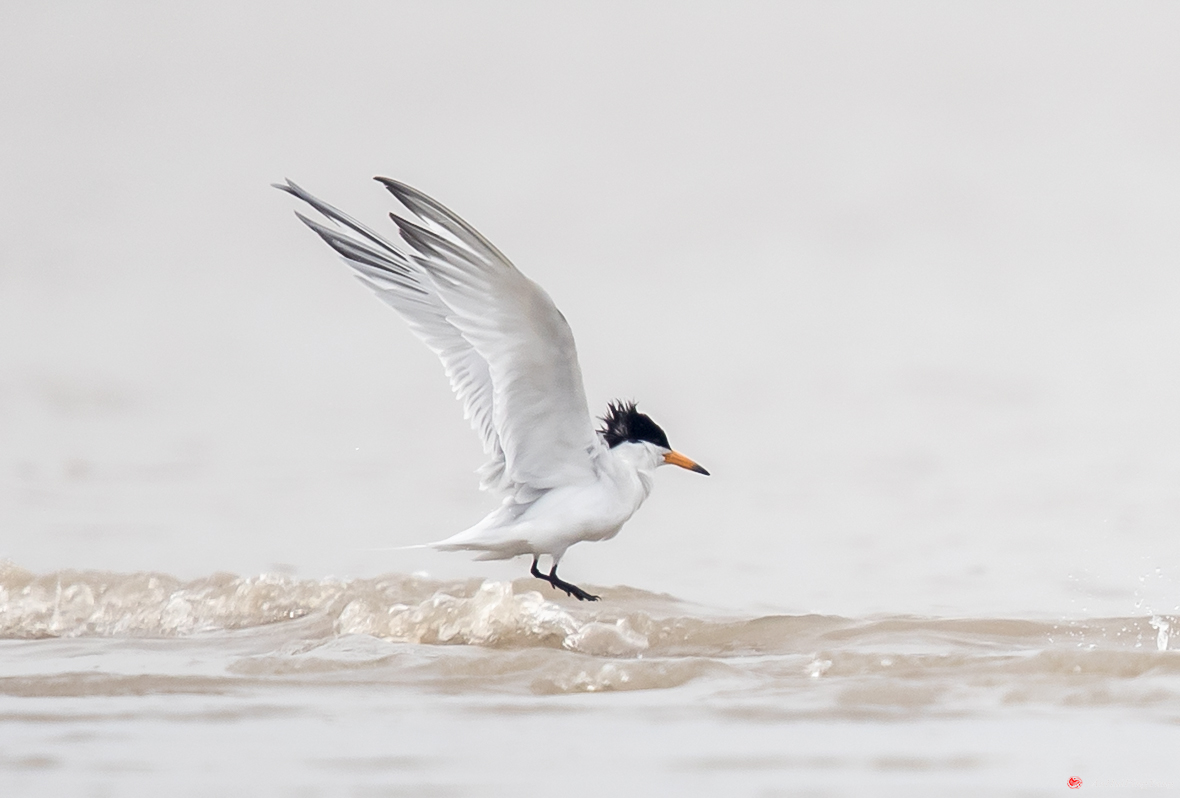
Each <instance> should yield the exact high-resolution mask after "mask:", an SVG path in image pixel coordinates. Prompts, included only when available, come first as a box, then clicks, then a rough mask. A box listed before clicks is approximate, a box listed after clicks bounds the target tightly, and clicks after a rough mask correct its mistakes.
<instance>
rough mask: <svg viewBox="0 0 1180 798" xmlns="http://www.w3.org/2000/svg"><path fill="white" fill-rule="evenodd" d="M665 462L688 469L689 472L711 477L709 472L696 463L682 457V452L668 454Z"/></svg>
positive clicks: (665, 456)
mask: <svg viewBox="0 0 1180 798" xmlns="http://www.w3.org/2000/svg"><path fill="white" fill-rule="evenodd" d="M664 462H665V463H670V464H672V465H677V466H680V467H681V468H687V469H688V470H689V471H695V472H697V473H698V474H704V475H705V476H709V472H708V471H706V470H705V469H703V468H701V467H700V466H699V465H697V464H696V463H694V462H693V461H692V460H689V459H688V458H687V457H685V456H684V455H682V454H681V453H680V452H668V453H667V454H666V455H664Z"/></svg>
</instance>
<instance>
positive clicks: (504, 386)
mask: <svg viewBox="0 0 1180 798" xmlns="http://www.w3.org/2000/svg"><path fill="white" fill-rule="evenodd" d="M374 179H375V180H377V181H378V182H380V183H381V184H383V185H384V186H385V187H386V188H387V189H389V191H390V193H392V194H393V196H394V197H396V198H397V199H398V201H399V202H400V203H401V204H402V205H403V206H404V207H405V208H406V209H407V210H408V211H409V212H410V214H411V215H412V216H413V217H415V219H416V221H409V220H408V219H403V218H401V217H399V216H397V215H396V214H393V213H391V214H389V216H390V218H391V219H392V220H393V221H394V223H395V224H396V225H397V227H398V232H399V233H400V234H401V241H399V242H397V243H394V242H392V241H389V240H387V239H386V238H384V237H382V236H380V235H378V234H377V233H375V232H373V231H372V230H371V229H369V228H368V227H366V226H364V225H363V224H361V223H360V222H358V221H356V220H355V219H353V218H351V217H350V216H348V215H346V214H344V213H342V212H341V211H339V210H337V209H336V208H333V207H332V206H331V205H328V204H327V203H325V202H322V201H321V200H319V199H316V198H315V197H313V196H312V195H311V194H308V193H307V192H306V191H304V190H303V189H302V188H300V187H299V186H297V185H295V184H294V183H292V182H291V181H290V180H288V181H287V183H286V184H285V185H281V184H277V183H276V184H275V188H278V189H281V190H283V191H286V192H287V193H289V194H292V195H294V196H296V197H298V198H299V199H301V200H303V201H304V202H306V203H307V204H308V205H310V206H311V207H312V208H314V209H315V210H317V211H318V212H319V213H320V214H322V215H323V216H324V217H326V218H327V219H328V220H329V221H330V222H332V223H333V224H334V225H335V226H334V227H328V226H326V225H324V224H321V223H319V222H316V221H313V220H312V219H309V218H307V217H305V216H303V215H302V214H300V213H298V212H296V214H295V215H296V216H298V217H299V219H300V220H302V221H303V223H304V224H306V225H307V226H308V227H310V228H311V229H312V230H314V231H315V232H316V233H317V234H319V236H320V238H322V239H323V240H324V241H325V242H326V243H327V244H328V246H330V247H332V249H334V250H336V252H337V253H339V254H340V255H341V257H343V258H344V262H345V263H347V264H348V265H349V266H351V267H352V268H353V270H355V271H356V273H357V276H358V277H359V278H360V280H361V281H362V282H364V283H365V284H366V285H368V286H369V287H370V288H372V289H373V290H374V291H375V292H376V293H377V296H378V297H379V298H381V299H382V300H383V301H384V302H385V303H387V304H388V305H390V306H391V307H393V309H394V310H396V311H397V312H398V313H399V314H400V315H401V317H402V318H403V319H405V320H406V322H407V323H408V324H409V325H410V329H411V330H413V332H414V333H415V334H416V335H417V336H418V337H419V338H421V339H422V340H423V341H424V342H425V343H426V345H427V346H428V347H430V349H431V350H432V351H433V352H434V353H435V354H436V355H438V357H439V359H440V360H442V363H443V367H444V368H445V369H446V373H447V377H449V378H450V381H451V388H452V390H454V392H455V394H456V396H457V397H458V398H459V400H460V401H461V402H462V403H463V410H464V415H465V416H466V417H467V418H468V419H470V421H471V425H472V426H473V427H474V428H475V431H476V432H477V433H478V434H479V436H480V438H481V439H482V441H483V447H484V452H485V453H486V454H488V455H489V456H490V459H489V460H488V462H487V463H486V464H485V465H484V466H483V467H482V468H480V469H479V472H478V473H479V475H480V476H481V478H482V480H481V484H480V488H481V489H484V490H489V491H492V492H493V493H495V494H497V495H499V496H501V497H502V499H503V501H502V502H501V504H500V506H499V507H498V508H497V509H495V510H493V511H492V512H491V513H489V514H488V516H487V517H486V518H484V519H483V520H482V521H480V522H479V523H478V524H476V525H475V526H473V527H471V528H470V529H467V530H465V531H463V532H460V533H458V534H456V535H453V536H452V537H449V538H447V539H445V540H440V541H438V542H436V543H431V544H427V545H428V546H431V547H433V548H436V549H441V550H444V551H458V550H466V551H477V552H480V556H479V557H477V559H481V560H500V559H509V558H511V557H516V556H519V555H522V554H528V555H532V558H533V564H532V567H531V568H530V573H532V575H533V576H535V577H537V578H538V579H542V580H544V581H546V582H548V583H549V584H550V585H552V586H553V587H554V588H556V589H559V590H564V591H565V592H566V594H567V595H570V596H574V597H575V598H577V599H579V600H582V601H596V600H597V599H598V596H595V595H592V594H590V593H587V592H586V591H585V590H583V589H582V588H580V587H578V586H577V585H573V584H570V583H569V582H566V581H564V580H563V579H560V578H559V577H558V576H557V565H558V563H559V562H561V558H562V556H563V555H564V554H565V552H566V550H567V549H569V547H570V546H572V545H574V544H575V543H580V542H582V541H595V540H609V539H610V538H613V537H614V536H615V535H616V534H618V532H619V529H620V528H622V526H623V524H624V523H626V522H627V520H628V519H629V518H631V516H632V515H633V514H634V513H635V511H636V510H638V509H639V505H641V504H642V503H643V501H644V499H646V498H647V496H648V494H649V493H650V492H651V488H652V476H653V474H654V472H655V470H656V468H657V467H659V466H661V465H664V464H667V463H671V464H672V465H677V466H680V467H681V468H687V469H689V470H691V471H696V472H697V473H699V474H706V475H707V474H708V473H709V472H708V471H706V470H705V469H704V468H702V467H701V466H699V465H697V464H696V463H694V462H693V461H692V460H690V459H688V458H687V457H685V456H684V455H682V454H680V453H679V452H676V451H673V450H672V447H671V446H669V444H668V436H667V435H665V434H664V431H663V430H662V429H660V427H659V425H657V424H656V423H655V422H654V421H652V420H651V418H649V417H648V416H646V415H645V414H643V413H640V412H639V411H638V410H637V409H636V407H635V404H634V403H633V402H612V403H610V405H609V406H608V408H607V413H606V415H605V416H603V417H602V419H601V420H602V422H603V426H602V428H601V429H598V430H596V429H595V428H594V424H593V422H592V420H591V418H590V411H589V409H588V407H587V404H586V393H585V390H584V388H583V387H582V371H581V369H580V368H579V366H578V355H577V352H576V350H575V348H574V337H573V333H572V332H571V331H570V327H569V324H568V323H567V322H566V320H565V317H564V316H562V315H561V312H560V311H559V310H558V309H557V307H556V306H555V305H554V304H553V300H552V299H550V298H549V295H548V294H546V293H545V291H544V289H542V288H541V286H539V285H537V284H536V283H534V282H533V281H532V280H530V279H528V278H527V277H525V276H524V275H523V274H521V273H520V271H518V270H517V268H516V267H515V266H513V265H512V263H511V262H510V261H509V260H508V258H506V257H504V255H503V254H501V253H500V251H499V250H498V249H496V248H495V247H494V246H492V244H491V243H490V242H488V240H487V239H485V238H484V237H483V236H482V235H480V234H479V233H478V232H477V231H476V230H475V228H473V227H472V226H471V225H469V224H467V222H465V221H463V220H462V219H460V218H459V217H458V216H457V215H455V214H454V213H452V212H451V211H450V210H448V209H447V208H446V207H444V206H443V205H442V204H440V203H439V202H437V201H435V200H433V199H431V198H430V197H428V196H426V195H425V194H423V193H422V192H420V191H418V190H416V189H414V188H411V187H410V186H407V185H406V184H404V183H399V182H398V181H396V180H390V179H389V178H385V177H377V178H374ZM541 556H548V557H549V558H551V560H552V568H550V570H549V573H548V574H545V573H543V572H541V571H540V570H538V568H537V563H538V558H539V557H541Z"/></svg>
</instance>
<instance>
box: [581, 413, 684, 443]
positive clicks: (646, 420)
mask: <svg viewBox="0 0 1180 798" xmlns="http://www.w3.org/2000/svg"><path fill="white" fill-rule="evenodd" d="M602 424H603V426H602V428H601V429H600V430H598V433H599V434H600V435H602V438H603V440H605V441H606V445H607V446H609V447H610V448H612V449H613V448H615V447H616V446H618V445H619V444H620V443H626V442H628V441H632V442H635V441H647V442H648V443H654V444H655V445H656V446H663V447H664V448H665V449H671V448H672V447H671V445H669V443H668V436H667V435H665V434H664V431H663V430H662V429H660V425H659V424H657V423H656V422H654V421H652V420H651V417H650V416H648V415H646V414H644V413H640V412H639V411H638V410H637V409H636V408H635V403H634V402H611V403H610V404H608V405H607V406H606V415H605V416H603V417H602Z"/></svg>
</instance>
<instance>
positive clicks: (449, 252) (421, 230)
mask: <svg viewBox="0 0 1180 798" xmlns="http://www.w3.org/2000/svg"><path fill="white" fill-rule="evenodd" d="M389 218H390V219H392V220H393V223H394V224H396V225H397V229H398V232H399V233H401V236H402V238H403V239H404V240H405V242H406V243H407V244H409V245H410V246H412V247H414V249H416V250H418V251H419V252H421V253H422V254H424V255H434V256H436V257H439V258H441V259H443V260H458V261H460V262H462V263H465V264H469V265H471V266H475V267H477V268H480V269H486V268H488V266H490V264H489V263H488V261H487V258H485V257H484V256H483V255H481V254H480V253H478V252H473V251H472V250H470V249H467V248H466V247H460V246H458V245H457V244H455V243H454V242H452V241H450V240H448V239H446V238H443V237H442V236H440V235H438V234H437V233H433V232H431V231H430V230H427V229H426V228H425V227H420V226H419V225H416V224H414V223H413V222H411V221H410V220H409V219H403V218H402V217H400V216H398V215H397V214H396V213H391V214H389Z"/></svg>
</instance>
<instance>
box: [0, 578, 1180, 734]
mask: <svg viewBox="0 0 1180 798" xmlns="http://www.w3.org/2000/svg"><path fill="white" fill-rule="evenodd" d="M602 592H603V595H604V599H605V600H604V601H603V602H601V603H598V604H593V605H591V604H577V603H575V602H572V601H567V600H565V599H564V598H563V599H561V600H552V597H547V596H546V595H544V594H542V593H541V592H540V591H538V590H537V589H536V587H535V583H533V582H530V581H528V580H520V581H518V582H491V581H487V582H480V581H477V580H471V581H463V582H440V581H436V580H431V579H427V578H421V577H417V576H408V575H400V574H393V575H388V576H383V577H380V578H376V579H352V580H338V579H323V580H312V579H295V578H291V577H286V576H276V575H262V576H255V577H239V576H233V575H229V574H216V575H213V576H209V577H205V578H202V579H196V580H192V581H187V582H186V581H182V580H179V579H176V578H175V577H171V576H168V575H165V574H154V573H137V574H116V573H104V572H88V571H60V572H56V573H50V574H41V575H38V574H33V573H31V572H29V571H26V570H23V569H20V568H18V567H16V566H14V565H11V564H0V638H3V639H8V640H29V641H32V640H44V639H97V640H109V639H118V640H128V639H131V640H134V639H144V638H152V639H165V640H168V639H186V640H189V639H192V640H207V641H208V640H216V639H218V635H221V636H222V637H224V636H225V635H227V634H228V635H238V636H239V637H240V636H241V635H246V638H245V639H253V638H251V635H253V636H254V638H257V639H258V645H256V646H255V648H254V649H252V650H250V651H245V652H240V654H241V655H240V656H239V655H235V656H234V657H233V658H232V661H230V662H229V663H228V665H227V667H226V669H225V670H226V672H227V673H229V674H232V677H233V678H245V677H260V676H265V677H277V676H284V675H292V674H296V675H304V676H307V675H309V674H321V675H322V674H342V673H347V672H355V671H357V670H358V669H360V670H369V671H372V672H373V673H374V674H375V675H376V674H384V675H383V676H382V678H389V679H392V680H401V681H411V682H413V681H416V682H418V683H420V684H422V685H425V686H432V687H434V688H439V689H454V688H456V687H463V688H464V689H466V688H470V687H471V686H472V685H477V686H479V687H483V688H493V689H517V688H520V687H523V688H525V689H528V690H531V691H533V692H534V693H542V694H544V693H564V692H594V691H601V690H632V689H653V688H667V687H675V686H678V685H682V684H685V683H687V682H689V681H693V680H697V679H701V678H713V679H716V680H721V681H720V682H719V683H723V682H725V680H730V679H739V680H751V679H752V680H755V681H756V682H757V683H758V684H760V685H762V686H763V688H765V689H784V688H791V687H792V686H793V687H794V688H796V689H798V688H800V686H801V685H813V686H818V685H821V684H822V685H825V686H828V690H829V692H828V693H824V692H823V691H822V690H817V689H814V688H808V692H807V693H806V695H805V694H804V693H802V692H801V693H800V696H805V697H807V698H808V700H809V701H810V700H818V701H820V703H821V704H822V703H825V702H826V704H827V705H828V706H829V707H831V706H836V707H842V708H844V709H849V708H860V709H862V710H864V709H866V708H870V709H871V708H881V707H892V708H911V709H912V708H915V707H930V706H947V705H948V701H949V702H950V704H953V705H956V706H959V707H960V708H961V707H962V706H964V702H966V703H967V704H970V703H972V702H977V701H980V700H985V701H991V702H995V701H999V702H1002V703H1013V702H1016V703H1030V702H1031V703H1037V702H1043V701H1050V702H1065V703H1070V702H1073V703H1078V702H1081V703H1131V704H1135V705H1142V704H1152V703H1155V704H1166V705H1172V704H1175V703H1176V702H1177V700H1178V699H1180V678H1178V677H1180V656H1178V655H1177V654H1176V652H1175V651H1173V650H1172V648H1173V640H1172V634H1173V631H1174V630H1175V628H1176V621H1177V619H1176V618H1174V617H1165V616H1153V617H1138V618H1107V619H1091V620H1086V621H1072V622H1065V621H1061V622H1058V623H1052V622H1045V621H1034V620H1019V619H1002V618H958V619H948V618H923V617H910V616H892V617H872V618H860V619H857V618H844V617H838V616H822V615H798V616H790V615H772V616H764V617H757V618H733V617H724V616H722V615H720V614H712V613H708V612H704V611H702V610H701V609H700V608H699V607H694V606H692V605H687V604H684V603H682V602H679V601H677V600H675V599H673V598H671V597H668V596H659V595H654V594H650V593H644V592H642V591H638V590H634V589H630V588H614V589H606V590H603V591H602ZM262 635H269V636H268V637H266V639H265V640H263V639H262V637H261V636H262ZM235 639H237V638H235ZM60 676H61V675H60V674H56V675H55V676H54V678H59V679H60ZM158 677H159V675H158V674H157V676H156V678H158ZM22 678H25V677H22ZM28 678H33V677H28ZM36 678H48V677H36ZM36 678H35V679H34V681H33V682H29V681H28V680H27V678H26V680H25V681H24V682H19V684H18V682H13V681H11V680H8V683H7V685H6V687H3V688H0V692H6V691H7V692H9V693H12V692H14V691H21V690H23V691H26V692H27V691H29V690H32V691H34V692H36V690H38V689H48V687H47V684H48V683H46V684H42V685H41V687H40V688H38V687H37V686H36V685H37V684H40V682H37V681H36ZM120 678H123V677H120ZM145 678H146V677H145ZM227 678H229V677H227ZM374 678H376V676H374ZM0 681H3V680H0ZM80 683H81V682H80ZM90 683H91V682H87V684H90ZM55 684H56V682H55ZM22 685H23V686H22ZM448 685H449V687H448ZM55 689H56V688H55ZM831 690H835V692H831ZM955 696H957V698H955ZM952 699H954V700H952Z"/></svg>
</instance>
